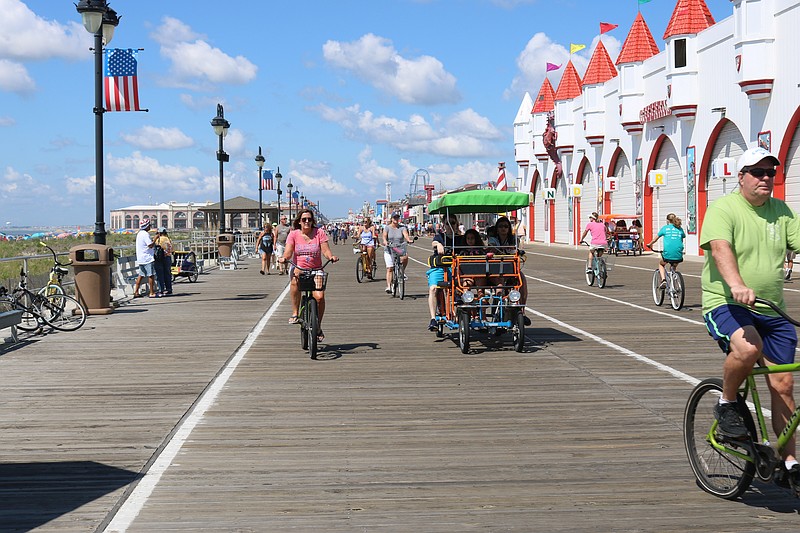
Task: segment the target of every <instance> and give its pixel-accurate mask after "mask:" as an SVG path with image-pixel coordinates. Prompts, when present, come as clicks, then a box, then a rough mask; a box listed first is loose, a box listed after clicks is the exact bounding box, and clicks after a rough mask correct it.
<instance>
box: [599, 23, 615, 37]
mask: <svg viewBox="0 0 800 533" xmlns="http://www.w3.org/2000/svg"><path fill="white" fill-rule="evenodd" d="M617 27H619V24H611V23H608V22H601V23H600V35H602V34H604V33H608V32H610V31H611V30H613V29H614V28H617Z"/></svg>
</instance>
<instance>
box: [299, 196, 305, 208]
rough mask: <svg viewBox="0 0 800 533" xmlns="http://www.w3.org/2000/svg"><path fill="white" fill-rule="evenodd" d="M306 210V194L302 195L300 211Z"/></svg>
mask: <svg viewBox="0 0 800 533" xmlns="http://www.w3.org/2000/svg"><path fill="white" fill-rule="evenodd" d="M305 208H306V197H305V195H304V194H301V195H300V209H305Z"/></svg>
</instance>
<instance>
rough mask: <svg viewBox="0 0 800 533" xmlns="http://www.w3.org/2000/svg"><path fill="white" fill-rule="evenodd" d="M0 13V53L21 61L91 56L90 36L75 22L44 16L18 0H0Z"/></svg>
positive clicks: (1, 55) (2, 55)
mask: <svg viewBox="0 0 800 533" xmlns="http://www.w3.org/2000/svg"><path fill="white" fill-rule="evenodd" d="M0 13H2V14H3V16H2V17H0V57H5V58H9V59H16V60H20V61H25V60H42V59H49V58H52V57H61V58H66V59H88V58H90V57H91V54H90V53H89V51H88V47H89V46H90V45H91V42H92V36H91V35H90V34H89V33H88V32H87V31H86V30H85V29H84V28H83V26H82V25H81V24H79V23H77V22H69V23H67V24H66V25H64V24H60V23H58V22H56V21H49V20H45V19H43V18H41V17H39V16H37V15H36V14H35V13H34V12H33V11H31V10H30V9H29V8H28V6H26V5H25V4H24V3H23V2H22V1H21V0H0ZM76 15H77V14H76Z"/></svg>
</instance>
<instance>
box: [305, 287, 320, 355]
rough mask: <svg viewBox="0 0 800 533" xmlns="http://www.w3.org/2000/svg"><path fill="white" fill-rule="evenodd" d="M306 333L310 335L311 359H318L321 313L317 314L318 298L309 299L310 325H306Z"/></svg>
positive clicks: (309, 351)
mask: <svg viewBox="0 0 800 533" xmlns="http://www.w3.org/2000/svg"><path fill="white" fill-rule="evenodd" d="M306 334H307V335H308V355H309V356H310V357H311V359H316V358H317V335H319V315H318V314H317V300H316V298H310V299H309V300H308V326H307V327H306Z"/></svg>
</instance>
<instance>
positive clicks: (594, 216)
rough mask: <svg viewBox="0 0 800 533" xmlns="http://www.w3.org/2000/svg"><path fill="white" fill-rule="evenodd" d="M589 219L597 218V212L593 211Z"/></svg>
mask: <svg viewBox="0 0 800 533" xmlns="http://www.w3.org/2000/svg"><path fill="white" fill-rule="evenodd" d="M589 220H597V213H591V214H590V215H589Z"/></svg>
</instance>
